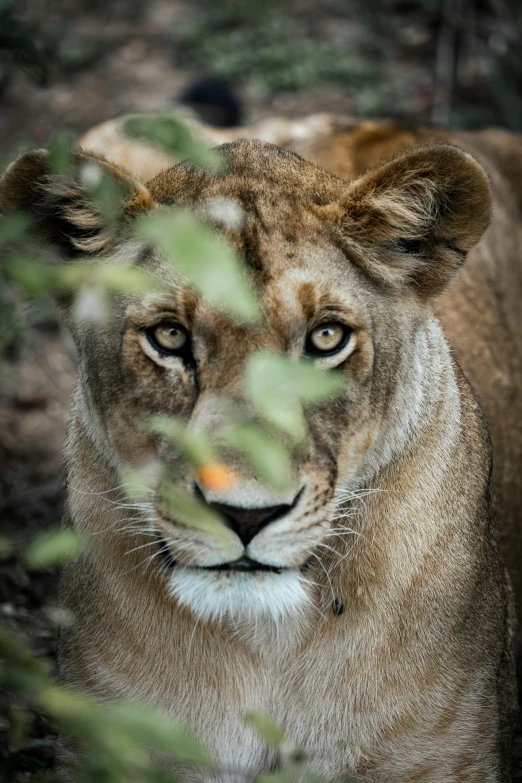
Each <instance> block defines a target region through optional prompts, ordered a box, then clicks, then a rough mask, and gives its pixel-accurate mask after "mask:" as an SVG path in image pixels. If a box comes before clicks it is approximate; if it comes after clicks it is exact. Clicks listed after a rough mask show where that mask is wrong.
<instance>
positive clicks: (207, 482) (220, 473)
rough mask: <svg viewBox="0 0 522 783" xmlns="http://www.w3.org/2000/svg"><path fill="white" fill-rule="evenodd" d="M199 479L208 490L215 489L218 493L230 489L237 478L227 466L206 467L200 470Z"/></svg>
mask: <svg viewBox="0 0 522 783" xmlns="http://www.w3.org/2000/svg"><path fill="white" fill-rule="evenodd" d="M198 478H199V480H200V481H201V483H202V484H204V486H205V487H206V488H207V489H213V490H215V491H216V492H217V491H219V490H223V489H230V487H231V486H232V485H233V484H234V483H235V476H234V474H233V472H232V470H231V469H230V468H228V467H227V466H226V465H219V464H216V465H205V466H204V467H202V468H200V469H199V470H198Z"/></svg>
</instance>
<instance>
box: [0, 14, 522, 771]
mask: <svg viewBox="0 0 522 783" xmlns="http://www.w3.org/2000/svg"><path fill="white" fill-rule="evenodd" d="M183 14H186V6H185V5H182V4H180V3H178V2H168V1H167V0H156V1H155V2H152V3H151V4H150V5H149V8H148V11H147V14H146V15H145V17H144V18H143V19H141V20H139V21H138V22H134V21H131V20H129V19H122V18H119V17H115V18H111V17H110V16H109V17H108V18H107V17H104V16H103V15H100V14H96V13H87V12H85V13H84V14H83V15H80V16H79V17H78V18H76V19H75V31H76V33H81V34H83V35H88V34H89V33H92V32H93V31H94V32H96V33H101V30H103V35H104V36H105V37H106V38H108V39H110V41H111V42H112V43H111V47H112V48H111V50H110V51H109V52H108V53H106V54H105V55H104V57H103V59H102V60H101V62H100V63H99V64H97V65H94V66H93V67H90V68H88V69H83V70H78V71H76V72H65V71H60V70H58V71H57V72H56V73H54V74H53V80H52V82H51V85H50V86H49V87H47V88H45V89H42V88H39V87H37V86H34V85H32V84H31V83H29V81H28V80H27V79H26V78H24V77H23V76H17V77H15V78H14V80H13V81H12V82H11V83H10V85H9V86H8V87H7V89H6V90H5V91H4V93H3V95H2V96H1V97H0V159H6V158H8V157H9V156H12V155H13V153H14V151H16V150H17V149H18V148H19V147H20V145H24V144H26V143H30V144H33V145H43V144H45V143H46V142H47V141H48V139H49V137H50V136H51V135H52V134H53V133H54V132H56V131H57V130H60V129H63V128H68V129H71V130H72V131H74V132H75V133H81V132H83V131H85V130H87V129H88V128H90V127H92V126H93V125H95V124H96V123H98V122H101V121H103V120H106V119H108V118H110V117H113V116H115V115H118V114H121V113H123V112H125V111H129V110H161V109H166V108H170V107H171V106H172V105H173V103H174V102H175V99H176V96H178V95H179V94H180V92H181V90H182V89H183V88H184V87H185V86H186V85H187V84H190V83H191V81H192V80H193V79H194V78H195V77H196V76H198V75H199V74H197V73H195V72H194V71H190V70H183V69H180V68H179V67H177V68H174V67H173V60H172V52H171V48H172V44H171V41H170V39H169V38H168V37H167V35H166V33H165V31H166V30H167V29H169V28H171V27H172V26H173V25H176V24H177V23H178V22H179V21H181V17H182V15H183ZM423 90H424V91H425V85H424V83H423V85H422V90H421V88H420V87H419V94H420V93H421V92H422V91H423ZM423 94H424V93H423ZM240 97H241V99H242V101H243V104H244V106H245V108H246V115H247V117H248V118H249V119H258V118H260V117H263V116H268V115H270V114H285V115H289V116H292V115H300V114H307V113H309V112H312V111H339V112H343V113H352V108H353V107H352V103H351V101H350V98H349V97H348V95H347V94H346V92H344V91H343V90H342V89H340V88H336V87H327V88H325V89H323V90H321V91H320V92H315V93H309V94H303V93H301V94H299V95H296V94H284V93H280V94H267V93H265V94H263V95H262V96H260V95H259V93H256V91H255V90H249V89H248V88H243V89H242V90H241V91H240ZM410 108H411V107H410ZM414 108H415V105H414ZM418 109H419V111H418V115H417V116H415V114H413V116H412V117H411V119H412V120H414V121H415V120H418V119H419V118H422V117H423V111H424V109H425V103H424V102H423V101H422V100H421V101H420V102H418ZM74 375H75V371H74V362H73V360H72V358H71V352H70V350H69V349H68V346H67V341H66V340H64V339H63V335H62V334H61V333H60V330H59V328H58V326H57V325H56V324H53V323H52V321H51V322H49V321H48V322H47V323H45V325H44V326H40V327H38V328H33V329H32V330H31V332H30V339H29V340H26V341H25V345H24V347H23V348H22V349H21V350H20V351H15V356H14V357H13V358H11V359H9V360H8V362H7V368H6V370H5V371H4V377H3V382H2V390H1V392H0V466H1V470H0V498H1V504H0V514H1V517H0V525H1V534H2V535H6V536H8V537H11V538H13V539H14V540H15V542H16V547H15V550H14V552H12V553H11V554H9V555H1V554H0V617H1V618H2V619H3V620H4V621H5V622H6V624H7V625H8V626H9V627H12V628H14V629H16V630H17V631H19V632H21V633H22V635H23V636H24V637H25V638H27V639H28V640H29V641H30V643H31V645H32V646H33V648H34V649H36V650H37V651H39V652H41V653H43V654H46V655H49V656H51V657H53V656H54V654H55V648H56V639H57V622H58V619H59V612H58V610H57V596H56V574H55V573H54V572H37V571H29V570H28V569H27V568H26V567H25V565H24V562H23V559H22V558H21V556H20V554H19V553H20V551H22V550H23V546H24V544H25V543H27V542H28V541H30V540H31V538H32V536H33V535H34V534H36V533H37V532H39V531H41V530H42V529H45V528H48V527H51V526H54V525H57V524H58V523H59V520H60V516H61V511H62V505H63V472H62V448H63V441H64V437H65V431H66V418H67V409H68V405H69V401H70V397H71V393H72V389H73V386H74ZM8 702H9V703H8ZM12 708H13V703H12V701H11V700H9V699H8V698H7V695H6V694H5V693H4V694H3V695H2V694H1V693H0V751H1V753H0V758H1V762H0V773H3V776H4V779H5V780H26V779H29V778H30V777H31V776H32V775H33V773H35V772H39V771H42V770H45V769H47V768H48V767H49V765H50V763H51V761H52V755H53V731H52V728H51V727H50V726H48V725H47V723H46V721H45V720H44V719H43V718H42V717H41V716H38V715H34V716H33V726H32V729H31V731H30V735H29V738H28V739H27V740H25V741H24V743H23V744H22V746H21V747H20V746H18V747H17V748H16V750H9V749H8V737H9V735H10V732H12V729H13V720H14V717H13V715H15V713H13V709H12ZM520 774H521V778H520V779H522V773H520ZM0 777H1V774H0Z"/></svg>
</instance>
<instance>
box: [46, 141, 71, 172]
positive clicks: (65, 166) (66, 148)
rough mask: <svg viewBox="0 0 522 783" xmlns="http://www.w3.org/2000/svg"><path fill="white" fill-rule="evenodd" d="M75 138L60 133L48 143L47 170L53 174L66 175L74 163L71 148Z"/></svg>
mask: <svg viewBox="0 0 522 783" xmlns="http://www.w3.org/2000/svg"><path fill="white" fill-rule="evenodd" d="M74 142H75V137H74V136H73V134H72V133H69V132H68V131H61V132H60V133H57V134H56V135H55V136H53V137H52V138H51V140H50V142H49V169H50V171H52V172H53V174H67V173H68V172H70V171H71V169H72V167H73V163H74V154H73V146H74Z"/></svg>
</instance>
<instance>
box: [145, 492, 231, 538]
mask: <svg viewBox="0 0 522 783" xmlns="http://www.w3.org/2000/svg"><path fill="white" fill-rule="evenodd" d="M159 495H160V498H161V500H162V501H163V502H164V503H166V505H167V506H168V509H169V513H170V514H171V515H172V518H173V519H175V520H176V524H178V525H185V527H189V528H192V529H194V530H200V531H201V532H203V533H205V534H206V535H208V536H210V537H211V538H213V539H214V545H215V546H216V547H219V545H220V544H221V543H223V542H224V541H227V540H228V539H229V537H230V532H231V531H230V528H229V527H228V526H227V525H226V524H225V521H224V518H223V517H222V516H221V514H218V513H217V511H213V510H211V509H210V507H209V506H208V505H206V504H204V503H201V502H199V501H198V500H196V499H195V498H193V497H191V496H190V495H187V494H186V493H185V492H183V491H182V490H181V489H180V488H179V486H176V485H173V484H171V483H169V482H168V481H164V482H163V484H162V485H161V487H160V490H159Z"/></svg>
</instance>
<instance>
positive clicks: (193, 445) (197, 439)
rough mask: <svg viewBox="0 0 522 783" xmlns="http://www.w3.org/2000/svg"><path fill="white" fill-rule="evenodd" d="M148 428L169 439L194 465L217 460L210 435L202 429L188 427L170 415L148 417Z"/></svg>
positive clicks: (206, 463) (202, 464) (200, 465)
mask: <svg viewBox="0 0 522 783" xmlns="http://www.w3.org/2000/svg"><path fill="white" fill-rule="evenodd" d="M149 429H150V430H151V432H154V433H156V434H158V435H160V436H161V437H164V438H167V439H168V440H170V441H171V442H172V443H173V444H174V445H175V446H176V447H177V448H178V449H179V450H180V452H181V453H182V454H183V455H184V456H185V457H186V458H187V459H188V460H190V462H191V463H192V464H193V465H195V466H196V467H202V466H204V465H208V464H213V463H216V462H217V461H218V458H217V456H216V451H215V448H214V446H213V445H212V443H211V440H210V437H209V435H208V433H206V432H204V431H203V430H194V429H190V428H189V427H187V426H186V425H184V424H182V423H181V422H180V421H177V420H176V419H174V418H172V417H169V416H160V415H155V416H151V417H150V418H149Z"/></svg>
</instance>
